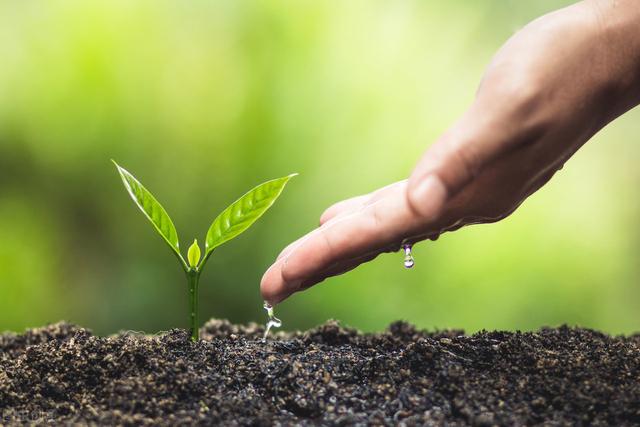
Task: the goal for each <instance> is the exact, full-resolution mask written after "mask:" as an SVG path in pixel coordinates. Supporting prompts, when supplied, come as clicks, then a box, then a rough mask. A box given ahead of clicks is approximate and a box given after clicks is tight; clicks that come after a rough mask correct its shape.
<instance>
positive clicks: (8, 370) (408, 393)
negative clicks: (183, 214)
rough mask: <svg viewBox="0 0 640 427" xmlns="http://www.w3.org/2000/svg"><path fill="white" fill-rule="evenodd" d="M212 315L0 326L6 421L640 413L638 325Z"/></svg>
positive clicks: (566, 420)
mask: <svg viewBox="0 0 640 427" xmlns="http://www.w3.org/2000/svg"><path fill="white" fill-rule="evenodd" d="M263 334H264V328H263V327H262V326H259V325H256V324H250V325H247V326H237V325H232V324H230V323H228V322H226V321H219V320H211V321H209V322H208V323H207V324H206V325H204V327H203V328H202V330H201V337H202V340H200V341H199V342H197V343H193V342H191V341H190V339H189V334H188V332H186V331H184V330H178V329H175V330H171V331H169V332H166V333H162V334H158V335H154V336H147V335H142V334H136V333H121V334H118V335H115V336H111V337H97V336H94V335H92V334H91V332H89V331H87V330H85V329H82V328H79V327H76V326H73V325H69V324H66V323H58V324H54V325H50V326H47V327H44V328H39V329H32V330H29V331H26V332H25V333H24V334H19V335H16V334H4V335H0V414H2V417H3V418H2V420H3V422H5V423H17V422H18V421H20V420H24V418H20V417H24V416H25V414H36V415H37V414H48V416H50V417H51V419H52V420H54V421H55V423H56V424H125V425H126V424H137V425H139V424H157V423H160V424H168V425H174V424H183V425H192V424H201V425H211V424H225V425H274V424H275V425H278V424H280V425H291V424H299V425H318V424H331V425H352V424H367V425H371V424H373V425H398V424H401V423H404V424H406V425H445V424H446V425H450V426H458V425H531V424H551V425H636V424H638V423H640V381H639V376H640V352H639V350H640V349H639V346H640V336H638V335H634V336H630V337H610V336H607V335H604V334H601V333H598V332H595V331H592V330H587V329H578V328H569V327H560V328H556V329H542V330H540V331H539V332H536V333H518V332H513V333H512V332H480V333H477V334H474V335H471V336H467V335H463V333H462V332H460V331H445V332H436V333H427V332H422V331H418V330H416V329H415V328H414V327H412V326H411V325H409V324H406V323H394V324H392V325H391V326H390V327H389V329H388V330H387V331H385V332H383V333H380V334H361V333H358V332H357V331H355V330H353V329H348V328H343V327H341V326H339V325H338V324H337V323H336V322H328V323H326V324H324V325H321V326H319V327H318V328H315V329H312V330H310V331H307V332H304V333H284V332H279V333H277V334H275V335H274V336H273V338H272V339H271V340H269V341H268V342H267V343H263V342H262V336H263Z"/></svg>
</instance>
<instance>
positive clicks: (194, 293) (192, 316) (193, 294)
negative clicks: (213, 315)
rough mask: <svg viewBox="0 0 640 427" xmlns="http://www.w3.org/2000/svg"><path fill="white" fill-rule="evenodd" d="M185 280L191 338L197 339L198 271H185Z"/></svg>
mask: <svg viewBox="0 0 640 427" xmlns="http://www.w3.org/2000/svg"><path fill="white" fill-rule="evenodd" d="M187 280H188V281H189V324H190V326H191V340H192V341H194V342H195V341H198V338H199V325H198V281H199V280H200V272H199V271H198V270H196V269H193V268H192V269H190V270H189V271H187Z"/></svg>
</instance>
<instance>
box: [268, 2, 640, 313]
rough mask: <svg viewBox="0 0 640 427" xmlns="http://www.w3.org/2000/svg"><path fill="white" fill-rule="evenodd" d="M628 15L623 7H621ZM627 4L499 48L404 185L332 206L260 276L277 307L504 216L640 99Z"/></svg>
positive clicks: (567, 16)
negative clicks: (465, 104) (384, 259)
mask: <svg viewBox="0 0 640 427" xmlns="http://www.w3.org/2000/svg"><path fill="white" fill-rule="evenodd" d="M625 8H626V9H625ZM635 9H640V8H638V7H637V3H636V4H634V2H633V0H630V1H624V0H623V1H621V2H619V3H616V2H607V1H605V2H603V1H585V2H582V3H578V4H575V5H573V6H570V7H568V8H566V9H562V10H560V11H557V12H553V13H551V14H549V15H546V16H544V17H542V18H539V19H537V20H535V21H533V22H532V23H531V24H529V25H528V26H526V27H525V28H524V29H522V30H521V31H520V32H518V33H517V34H516V35H515V36H514V37H512V38H511V39H510V40H509V41H507V43H506V44H505V45H504V46H503V47H502V48H501V49H500V51H499V52H498V53H497V54H496V56H495V57H494V59H493V61H492V63H491V64H490V66H489V67H488V70H487V71H486V74H485V76H484V78H483V79H482V82H481V85H480V88H479V90H478V93H477V96H476V99H475V100H474V102H473V104H472V105H471V106H470V108H469V109H468V110H467V111H466V112H465V113H464V115H463V116H462V117H461V118H460V119H459V120H458V122H457V123H455V124H454V125H453V126H452V127H451V128H450V129H449V130H448V131H446V132H445V133H444V135H443V136H442V137H440V138H439V139H438V141H436V142H435V143H434V144H433V145H432V146H431V147H430V148H429V149H428V150H427V152H426V153H425V154H424V156H423V157H422V159H421V160H420V162H419V163H418V165H417V166H416V168H415V170H414V171H413V173H412V174H411V176H410V178H409V179H408V180H406V181H400V182H398V183H395V184H392V185H390V186H388V187H385V188H382V189H380V190H378V191H375V192H373V193H371V194H367V195H363V196H359V197H355V198H352V199H348V200H345V201H342V202H339V203H337V204H335V205H333V206H331V207H330V208H329V209H327V210H326V211H325V212H324V213H323V214H322V216H321V218H320V227H319V228H317V229H316V230H314V231H312V232H311V233H309V234H307V235H306V236H304V237H302V238H301V239H299V240H298V241H296V242H294V243H292V244H291V245H289V246H288V247H287V248H285V249H284V250H283V251H282V253H281V254H280V256H279V257H278V259H277V260H276V262H275V263H274V264H273V265H272V266H271V267H270V268H269V269H268V270H267V272H266V273H265V275H264V277H263V278H262V283H261V291H262V295H263V297H264V299H265V300H267V301H269V302H271V303H272V304H275V303H277V302H280V301H282V300H283V299H285V298H287V297H288V296H289V295H291V294H292V293H294V292H296V291H299V290H302V289H306V288H308V287H310V286H312V285H314V284H316V283H319V282H321V281H323V280H324V279H325V278H327V277H330V276H334V275H338V274H342V273H344V272H346V271H349V270H351V269H353V268H355V267H357V266H358V265H360V264H362V263H363V262H366V261H369V260H371V259H373V258H375V257H376V256H377V255H379V254H380V253H382V252H388V251H397V250H398V249H399V248H400V246H401V244H402V243H403V242H407V243H413V242H417V241H420V240H423V239H433V240H435V239H436V238H438V236H439V235H440V234H441V233H443V232H445V231H452V230H456V229H458V228H460V227H462V226H465V225H468V224H475V223H488V222H494V221H498V220H500V219H502V218H505V217H506V216H508V215H509V214H511V213H512V212H513V211H514V210H515V209H516V208H517V207H518V206H519V205H520V204H521V203H522V202H523V201H524V200H525V199H526V198H527V197H528V196H529V195H531V194H532V193H534V192H535V191H536V190H538V189H539V188H540V187H541V186H542V185H544V184H545V183H546V182H547V181H548V180H549V179H550V178H551V177H552V176H553V175H554V173H555V172H556V171H558V170H559V169H561V168H562V166H563V164H564V163H565V161H566V160H567V159H569V158H570V157H571V156H572V155H573V154H574V153H575V152H576V150H578V148H580V147H581V146H582V145H583V144H584V143H585V142H586V141H587V140H589V139H590V138H591V137H592V136H593V135H594V134H595V133H596V132H598V131H599V130H600V129H601V128H602V127H604V126H605V125H606V124H607V123H608V122H609V121H611V120H613V119H614V118H615V117H617V116H618V115H620V114H622V113H624V112H625V111H626V110H628V109H630V108H632V107H633V106H634V105H636V104H637V103H638V102H639V99H640V96H639V94H640V90H638V88H639V87H640V84H639V81H638V80H640V78H639V77H638V76H639V75H640V67H638V63H639V62H640V61H638V57H639V56H640V32H638V31H637V28H640V19H638V16H639V14H638V12H636V11H635Z"/></svg>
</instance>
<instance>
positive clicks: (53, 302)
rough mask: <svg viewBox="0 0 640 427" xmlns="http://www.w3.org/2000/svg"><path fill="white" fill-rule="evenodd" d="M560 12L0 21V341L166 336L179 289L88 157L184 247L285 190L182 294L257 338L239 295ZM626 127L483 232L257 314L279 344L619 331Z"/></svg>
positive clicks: (379, 4) (118, 4)
mask: <svg viewBox="0 0 640 427" xmlns="http://www.w3.org/2000/svg"><path fill="white" fill-rule="evenodd" d="M568 3H569V2H567V1H551V0H547V1H542V0H537V1H535V2H524V1H520V0H492V1H489V0H482V1H478V0H474V1H444V0H441V1H389V0H387V1H364V0H363V1H357V0H354V1H348V2H345V1H340V0H333V1H322V2H318V1H299V0H295V1H294V0H291V1H265V2H262V1H253V2H249V1H235V0H234V1H215V2H205V1H190V2H176V1H150V0H149V1H139V2H129V1H98V2H81V1H51V2H20V1H16V2H13V1H7V2H1V3H0V330H5V329H12V330H21V329H23V328H25V327H27V326H39V325H42V324H44V323H45V322H53V321H57V320H60V319H66V320H68V321H71V322H75V323H78V324H81V325H83V326H86V327H89V328H92V329H93V330H94V331H95V332H98V333H101V334H106V333H111V332H115V331H117V330H119V329H132V330H145V331H149V332H155V331H158V330H163V329H169V328H172V327H176V326H180V327H186V321H187V314H186V308H187V300H186V284H185V280H184V277H183V273H182V272H181V270H180V269H179V266H178V264H177V262H176V260H175V259H174V258H173V257H172V256H171V254H170V252H169V251H168V249H167V248H166V247H165V245H164V244H163V243H162V241H161V240H160V238H159V237H158V236H156V235H154V232H153V230H152V228H151V226H150V225H149V224H147V223H146V222H145V220H144V218H143V217H142V216H141V215H140V213H139V212H138V211H137V210H136V208H135V207H134V205H133V203H132V202H131V200H129V199H128V197H127V195H126V194H125V192H124V190H123V188H122V184H121V182H120V180H119V178H118V176H117V175H116V172H115V170H114V168H113V165H112V164H111V163H110V162H109V159H111V158H114V159H116V160H118V161H119V162H120V163H121V164H122V165H123V166H125V167H126V168H128V169H129V170H131V171H132V172H133V173H134V174H135V175H136V176H137V177H138V178H139V179H140V180H141V181H142V182H143V183H144V184H145V185H146V186H147V187H148V188H149V189H150V190H151V191H152V192H153V193H154V194H155V195H156V196H157V197H158V199H159V200H160V201H161V202H162V203H163V204H164V206H165V208H166V209H167V211H168V212H169V213H170V214H171V216H172V217H173V219H174V222H175V223H176V226H177V228H178V232H179V235H180V237H181V239H182V245H183V247H186V246H187V244H188V243H189V242H190V241H191V239H193V238H194V237H198V238H200V239H202V238H203V237H204V233H205V232H206V230H207V227H208V226H209V224H210V222H211V220H212V219H213V218H214V216H215V215H216V214H217V213H218V212H219V211H220V210H222V209H223V208H224V207H226V205H227V204H228V203H230V202H232V201H233V200H235V199H236V198H237V197H238V196H240V195H241V194H242V193H244V192H245V191H246V190H248V189H249V188H250V187H252V186H254V185H256V184H258V183H260V182H262V181H264V180H267V179H269V178H273V177H278V176H282V175H285V174H288V173H291V172H299V173H300V176H299V177H297V178H296V179H295V180H294V181H292V183H291V185H290V186H289V187H288V188H287V189H286V191H285V193H284V194H283V196H282V198H281V199H280V200H279V202H278V203H277V204H276V205H275V206H274V207H273V208H272V210H271V211H269V212H268V214H267V215H266V216H265V217H263V219H262V220H261V221H260V222H258V223H257V224H256V225H255V226H254V227H253V228H252V229H251V230H250V231H249V232H247V233H246V234H244V235H242V237H240V238H238V239H237V240H234V241H233V242H231V243H229V244H227V245H225V246H224V247H222V248H221V249H220V250H218V251H217V252H216V254H215V256H214V257H213V258H212V260H211V261H210V264H209V265H208V267H207V271H206V273H205V274H204V276H203V279H202V280H203V282H202V284H201V311H200V316H201V319H203V320H204V319H207V318H209V317H212V316H215V317H225V318H229V319H230V320H231V321H233V322H247V321H258V322H263V321H264V319H265V315H264V312H263V310H262V308H261V299H260V295H259V289H258V284H259V280H260V277H261V276H262V273H263V271H264V270H265V269H266V268H267V267H268V266H269V264H270V262H271V261H272V260H273V259H274V258H275V256H276V255H277V254H278V252H279V251H280V249H281V248H283V247H284V246H285V245H286V244H287V243H289V242H290V241H291V240H293V239H295V238H297V237H298V236H300V235H301V234H302V233H304V232H306V231H308V230H309V229H311V228H312V227H314V226H315V225H316V224H317V220H318V217H319V215H320V213H321V212H322V211H323V210H324V208H326V207H327V206H328V205H330V204H331V203H333V202H335V201H338V200H340V199H342V198H345V197H349V196H352V195H356V194H360V193H364V192H368V191H371V190H373V189H376V188H377V187H380V186H383V185H386V184H388V183H390V182H392V181H396V180H399V179H403V178H405V177H407V176H408V174H409V172H410V171H411V169H412V167H413V166H414V164H415V162H416V161H417V159H418V157H419V156H420V154H421V153H422V152H423V150H424V149H425V148H426V147H427V146H428V144H430V143H431V142H432V141H434V139H435V138H436V137H437V136H438V135H439V134H441V133H442V132H443V131H444V130H445V129H446V128H447V127H448V126H449V125H450V124H451V123H452V122H453V121H454V120H455V119H456V118H457V116H458V115H460V114H461V113H462V111H463V110H464V109H465V107H466V106H467V105H468V104H469V103H470V102H471V100H472V98H473V95H474V92H475V89H476V86H477V84H478V82H479V79H480V77H481V75H482V72H483V68H484V67H485V66H486V64H487V63H488V61H489V60H490V58H491V56H492V54H493V52H495V50H496V49H497V48H498V47H499V46H500V45H501V44H502V43H503V42H504V41H505V40H506V39H507V38H508V37H509V36H510V35H511V34H513V32H514V31H516V30H517V29H519V28H521V27H522V26H523V25H524V24H526V23H527V22H528V21H530V20H532V19H534V18H535V17H537V16H539V15H541V14H543V13H545V12H548V11H550V10H553V9H555V8H558V7H561V6H563V5H566V4H568ZM639 136H640V111H633V112H631V113H629V114H627V115H626V116H624V117H623V118H621V119H620V120H618V121H617V122H615V123H614V124H612V125H611V126H609V127H608V128H607V129H605V130H604V131H603V132H601V133H600V134H599V135H597V136H596V138H594V140H593V141H592V142H591V143H589V144H588V145H587V146H586V147H584V148H583V149H582V150H581V151H580V152H579V153H578V154H577V155H576V156H575V158H574V159H573V160H572V161H571V162H569V164H568V165H567V167H566V168H565V169H564V170H563V171H562V172H561V173H559V174H558V175H557V176H556V177H555V178H554V180H552V182H551V183H550V184H549V185H547V186H546V187H545V188H544V189H543V190H542V191H540V192H539V193H538V194H536V195H534V196H533V197H531V199H530V200H528V201H527V202H526V203H525V204H524V205H523V206H522V207H521V209H520V210H519V211H517V212H516V213H515V214H514V215H513V216H511V217H510V218H508V219H507V220H505V221H502V222H501V223H498V224H494V225H488V226H476V227H471V228H467V229H463V230H461V231H459V232H457V233H453V234H447V235H445V236H443V237H442V238H441V239H440V240H439V241H438V242H436V243H432V242H427V243H423V244H420V245H417V246H416V248H415V256H416V267H415V268H414V269H413V270H405V269H404V268H402V255H401V254H399V253H397V254H386V255H384V256H381V257H380V258H379V259H377V260H376V261H375V262H373V263H370V264H368V265H365V266H363V267H361V268H359V269H357V270H356V271H353V272H351V273H350V274H347V275H345V276H342V277H338V278H334V279H331V280H329V281H327V282H325V283H324V284H322V285H321V286H318V287H315V288H313V289H311V290H309V291H307V292H305V293H303V294H298V295H296V296H294V297H293V298H291V299H289V300H288V301H286V302H285V303H283V304H282V305H281V306H279V307H278V308H277V310H276V311H277V314H278V315H279V317H281V318H282V319H283V320H284V322H285V327H286V328H289V329H293V328H308V327H311V326H313V325H315V324H318V323H320V322H322V321H324V320H326V319H327V318H337V319H340V320H342V321H343V322H345V323H347V324H350V325H352V326H355V327H358V328H361V329H364V330H379V329H382V328H384V327H385V326H386V325H387V324H388V323H389V322H391V321H393V320H396V319H406V320H409V321H411V322H415V323H416V324H418V325H419V326H421V327H426V328H445V327H455V328H465V329H467V330H468V331H474V330H478V329H482V328H486V329H494V328H499V329H534V328H538V327H540V326H542V325H556V324H559V323H564V322H567V323H570V324H580V325H584V326H589V327H594V328H599V329H603V330H605V331H608V332H611V333H628V332H631V331H635V330H638V329H640V286H639V280H638V279H639V278H640V267H639V266H640V264H639V263H638V261H637V260H638V256H639V255H640V234H639V231H640V226H639V224H640V203H639V202H640V196H638V193H637V183H638V182H640V168H638V167H637V162H638V159H640V147H639V146H638V144H637V142H636V140H637V139H638V137H639Z"/></svg>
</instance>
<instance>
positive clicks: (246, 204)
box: [205, 174, 297, 260]
mask: <svg viewBox="0 0 640 427" xmlns="http://www.w3.org/2000/svg"><path fill="white" fill-rule="evenodd" d="M296 175H297V174H291V175H289V176H285V177H282V178H278V179H274V180H271V181H267V182H265V183H264V184H260V185H258V186H257V187H255V188H254V189H253V190H251V191H249V192H248V193H247V194H245V195H244V196H242V197H240V198H239V199H238V200H236V201H235V202H234V203H232V204H231V205H230V206H229V207H228V208H227V209H225V210H224V212H222V213H221V214H220V215H218V217H217V218H216V219H215V220H214V221H213V223H212V224H211V227H209V231H208V232H207V240H206V245H205V260H206V259H207V258H208V256H209V255H210V254H211V252H212V251H213V250H214V249H215V248H217V247H218V246H220V245H222V244H223V243H225V242H228V241H229V240H231V239H233V238H235V237H237V236H238V235H239V234H241V233H242V232H244V231H245V230H246V229H247V228H249V227H251V225H252V224H253V223H254V222H255V221H256V220H257V219H258V218H260V217H261V216H262V214H264V213H265V212H266V211H267V209H269V208H270V207H271V205H273V202H275V200H276V199H277V198H278V196H280V194H281V193H282V190H283V189H284V186H285V185H286V184H287V182H289V180H290V179H291V178H293V177H294V176H296Z"/></svg>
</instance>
